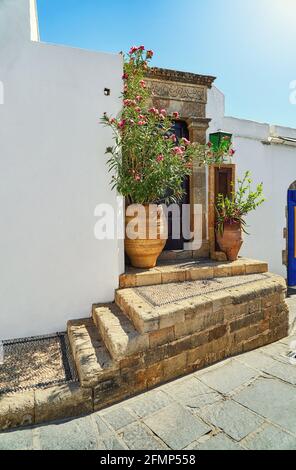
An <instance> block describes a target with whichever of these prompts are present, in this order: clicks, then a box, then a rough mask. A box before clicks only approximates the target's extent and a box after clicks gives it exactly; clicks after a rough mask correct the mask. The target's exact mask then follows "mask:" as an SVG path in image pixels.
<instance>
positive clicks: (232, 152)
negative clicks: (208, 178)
mask: <svg viewBox="0 0 296 470" xmlns="http://www.w3.org/2000/svg"><path fill="white" fill-rule="evenodd" d="M234 154H235V150H233V149H230V150H229V155H230V156H231V157H233V155H234Z"/></svg>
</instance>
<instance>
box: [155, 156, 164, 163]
mask: <svg viewBox="0 0 296 470" xmlns="http://www.w3.org/2000/svg"><path fill="white" fill-rule="evenodd" d="M163 160H164V156H163V155H158V157H156V161H157V163H160V162H163Z"/></svg>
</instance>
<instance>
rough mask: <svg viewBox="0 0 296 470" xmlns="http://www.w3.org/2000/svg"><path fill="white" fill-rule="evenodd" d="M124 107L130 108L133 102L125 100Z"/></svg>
mask: <svg viewBox="0 0 296 470" xmlns="http://www.w3.org/2000/svg"><path fill="white" fill-rule="evenodd" d="M123 104H124V106H130V104H131V100H123Z"/></svg>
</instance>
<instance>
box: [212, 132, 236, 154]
mask: <svg viewBox="0 0 296 470" xmlns="http://www.w3.org/2000/svg"><path fill="white" fill-rule="evenodd" d="M210 142H211V144H212V145H213V150H214V152H217V151H218V150H220V149H221V148H223V149H225V150H226V151H228V150H229V147H230V146H231V144H232V134H229V133H228V132H223V131H219V132H214V133H212V134H210Z"/></svg>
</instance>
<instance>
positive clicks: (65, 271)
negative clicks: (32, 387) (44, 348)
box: [0, 0, 123, 339]
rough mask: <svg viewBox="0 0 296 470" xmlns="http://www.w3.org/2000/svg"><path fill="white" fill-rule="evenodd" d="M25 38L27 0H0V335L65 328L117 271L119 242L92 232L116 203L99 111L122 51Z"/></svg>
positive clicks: (107, 295)
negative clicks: (101, 213)
mask: <svg viewBox="0 0 296 470" xmlns="http://www.w3.org/2000/svg"><path fill="white" fill-rule="evenodd" d="M32 5H33V7H34V2H33V3H32V4H31V8H32ZM31 12H32V10H31ZM33 13H34V9H33ZM33 20H34V18H33ZM33 26H34V21H33ZM34 31H35V32H34ZM34 31H33V37H34V38H35V39H37V33H36V31H37V29H36V24H35V28H34ZM30 38H31V29H30V2H29V0H0V81H3V83H4V99H5V101H4V105H0V168H1V171H0V174H1V184H0V214H1V231H0V259H1V262H0V338H2V339H7V338H15V337H23V336H26V335H36V334H45V333H51V332H55V331H64V330H65V328H66V322H67V320H68V319H74V318H82V317H86V316H89V315H90V309H91V305H92V303H95V302H105V301H111V300H113V298H114V289H115V288H116V287H117V286H118V276H119V274H120V273H121V272H122V270H123V247H122V242H118V241H117V240H114V241H97V240H96V239H95V237H94V225H95V222H96V219H95V217H94V209H95V207H96V205H97V204H99V203H110V204H112V205H113V207H114V208H116V194H115V193H114V192H112V191H111V189H110V185H109V180H110V175H109V174H108V172H107V167H106V156H105V155H104V152H105V148H106V147H107V146H108V145H110V144H111V134H110V132H109V130H106V129H105V128H103V126H101V125H100V123H99V119H100V117H101V116H102V114H103V112H104V111H106V112H107V113H109V114H113V115H116V114H117V113H118V112H119V110H120V106H121V100H120V99H119V96H120V93H121V87H122V80H121V75H122V58H121V56H119V55H111V54H102V53H95V52H88V51H84V50H79V49H72V48H67V47H60V46H55V45H48V44H42V43H39V42H31V41H30ZM105 87H108V88H110V89H111V97H106V96H104V88H105ZM120 223H122V220H120Z"/></svg>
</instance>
